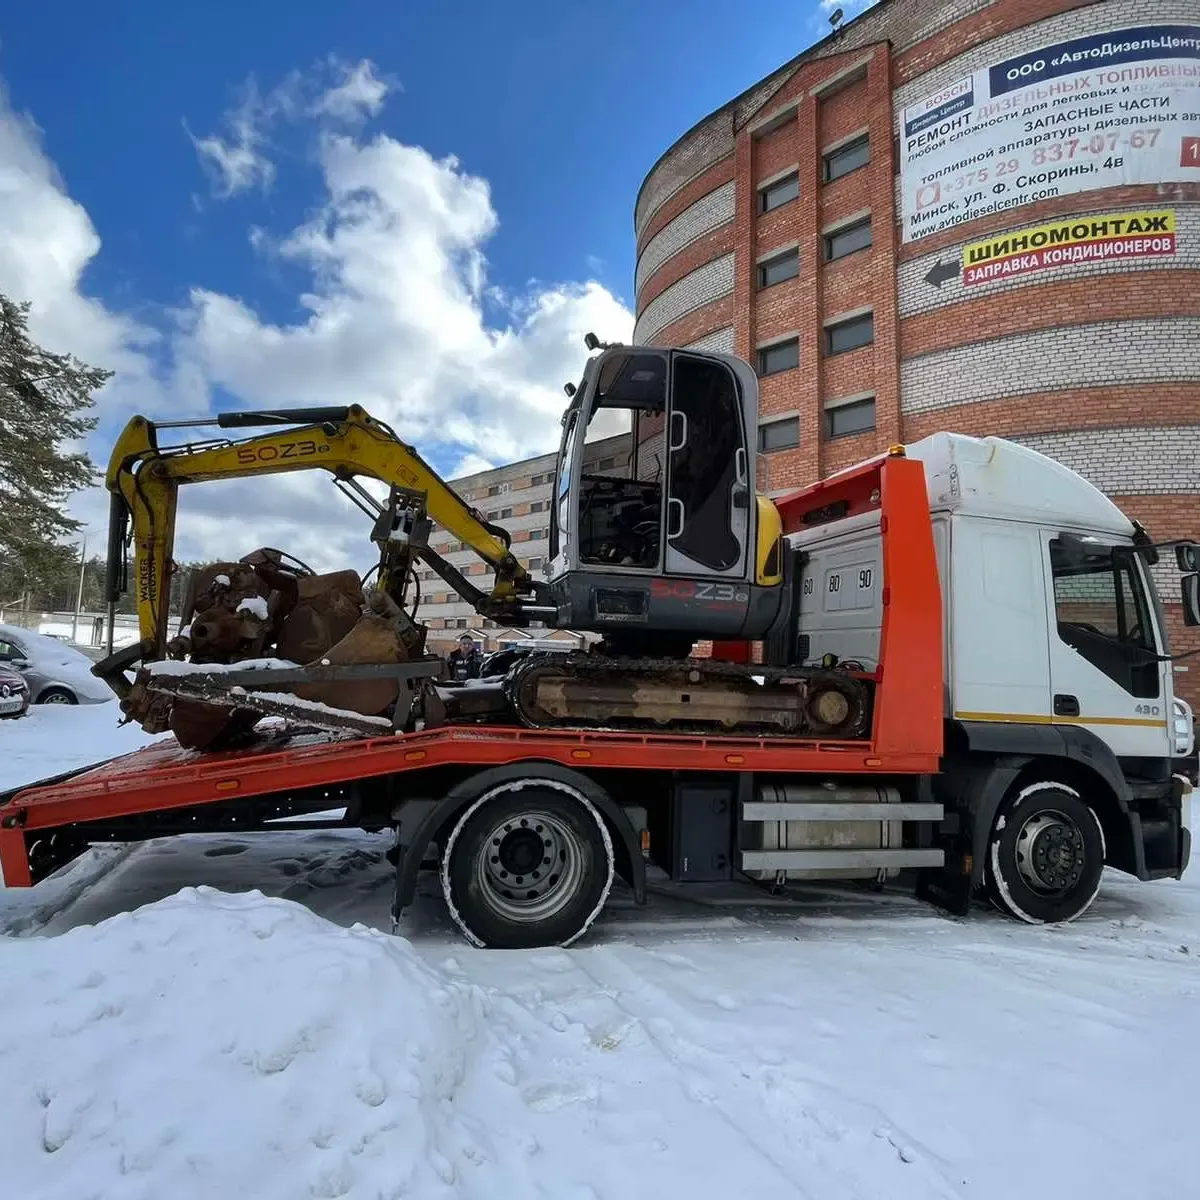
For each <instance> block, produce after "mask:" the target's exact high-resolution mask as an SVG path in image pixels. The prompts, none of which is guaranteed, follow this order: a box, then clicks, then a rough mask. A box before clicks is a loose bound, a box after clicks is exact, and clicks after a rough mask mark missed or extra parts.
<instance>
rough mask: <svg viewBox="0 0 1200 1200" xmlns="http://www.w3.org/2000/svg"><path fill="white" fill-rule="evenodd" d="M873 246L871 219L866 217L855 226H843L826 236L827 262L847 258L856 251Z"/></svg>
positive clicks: (856, 222) (855, 223)
mask: <svg viewBox="0 0 1200 1200" xmlns="http://www.w3.org/2000/svg"><path fill="white" fill-rule="evenodd" d="M870 245H871V218H870V217H865V218H864V219H863V220H861V221H855V222H854V224H853V225H843V226H842V227H841V229H835V230H834V231H833V232H832V233H827V234H826V235H825V261H826V262H833V260H834V259H835V258H845V257H846V255H847V254H853V253H854V252H855V251H856V250H866V249H868V248H869V247H870Z"/></svg>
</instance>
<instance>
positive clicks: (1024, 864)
mask: <svg viewBox="0 0 1200 1200" xmlns="http://www.w3.org/2000/svg"><path fill="white" fill-rule="evenodd" d="M1015 852H1016V858H1017V870H1018V871H1019V872H1020V875H1021V878H1022V880H1023V881H1024V882H1025V883H1026V884H1028V886H1029V887H1030V888H1032V889H1033V890H1034V891H1035V892H1038V893H1039V894H1041V895H1055V894H1059V893H1062V892H1066V891H1068V890H1069V889H1070V888H1073V887H1074V886H1075V885H1076V884H1077V883H1078V882H1079V880H1080V878H1081V877H1082V875H1083V867H1084V858H1085V853H1084V847H1083V833H1082V831H1081V830H1080V828H1079V826H1078V825H1076V824H1075V822H1074V821H1072V820H1071V819H1070V817H1068V816H1066V815H1065V814H1063V813H1060V812H1049V811H1043V812H1040V813H1035V814H1034V815H1033V816H1031V817H1030V818H1029V819H1028V820H1027V821H1026V822H1025V823H1024V824H1023V825H1022V826H1021V828H1020V830H1019V831H1018V832H1017V840H1016V845H1015Z"/></svg>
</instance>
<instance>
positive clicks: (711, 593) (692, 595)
mask: <svg viewBox="0 0 1200 1200" xmlns="http://www.w3.org/2000/svg"><path fill="white" fill-rule="evenodd" d="M650 598H651V599H653V600H666V599H672V600H689V601H692V602H693V603H696V604H705V605H726V604H745V603H746V602H747V601H748V600H749V599H750V593H749V592H748V591H747V590H746V588H745V587H744V586H742V585H740V584H734V583H697V582H696V581H695V580H692V579H652V580H650Z"/></svg>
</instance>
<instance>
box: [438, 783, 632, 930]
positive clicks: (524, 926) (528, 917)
mask: <svg viewBox="0 0 1200 1200" xmlns="http://www.w3.org/2000/svg"><path fill="white" fill-rule="evenodd" d="M613 873H614V859H613V845H612V838H611V837H610V836H609V833H608V828H607V826H605V824H604V821H603V819H602V818H601V816H600V814H599V813H598V812H597V811H596V809H595V807H594V806H593V805H592V803H591V802H590V801H589V800H588V799H587V797H586V796H584V795H583V794H582V793H581V792H579V791H576V789H575V788H573V787H571V786H570V785H569V784H565V783H560V782H558V781H557V780H553V779H532V780H529V779H525V780H512V781H510V782H507V783H502V784H500V785H499V786H498V787H495V788H492V789H491V790H490V791H488V792H485V793H484V794H483V795H482V796H480V797H479V799H478V800H476V801H475V802H474V803H473V804H471V805H470V806H469V807H468V808H467V809H466V811H465V812H464V813H463V814H462V816H461V817H460V818H459V819H458V821H457V822H456V823H455V826H454V830H453V832H452V833H451V834H450V837H449V839H448V840H447V842H446V848H445V850H444V851H443V853H442V870H441V875H442V893H443V895H444V896H445V897H446V906H447V907H448V908H449V910H450V915H451V916H452V917H453V918H454V921H455V924H457V925H458V927H459V929H461V930H462V931H463V933H464V934H465V935H466V937H467V939H468V940H469V941H470V942H471V943H472V944H473V945H475V946H486V947H490V948H493V949H499V950H524V949H532V948H534V947H539V946H569V945H570V944H571V943H572V942H574V941H575V940H576V939H577V938H579V937H581V936H582V935H583V934H584V933H585V932H586V930H587V928H588V926H589V925H591V923H592V922H593V921H594V920H595V919H596V917H597V916H598V915H599V914H600V910H601V909H602V908H603V907H604V902H605V901H606V900H607V899H608V893H609V892H610V891H611V889H612V883H613Z"/></svg>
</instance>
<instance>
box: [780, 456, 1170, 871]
mask: <svg viewBox="0 0 1200 1200" xmlns="http://www.w3.org/2000/svg"><path fill="white" fill-rule="evenodd" d="M903 453H904V454H905V455H906V456H907V457H908V458H910V459H916V460H918V461H920V462H921V463H922V464H923V465H924V468H925V476H926V482H927V487H928V494H929V507H930V518H931V523H932V527H933V535H934V545H935V549H936V554H937V560H938V570H939V577H940V583H941V603H942V628H943V636H944V657H943V663H944V667H943V697H944V716H945V722H946V748H947V749H946V755H947V770H946V771H945V772H944V773H943V774H944V778H946V779H952V778H953V777H954V776H955V767H956V765H957V766H961V767H962V768H963V770H966V768H967V765H968V764H973V765H974V766H975V767H978V766H979V764H981V763H985V762H986V763H989V764H993V765H994V764H999V763H1002V762H1010V761H1011V762H1029V761H1032V760H1043V761H1046V762H1052V763H1053V767H1052V768H1051V773H1052V774H1053V773H1054V772H1057V777H1058V778H1059V779H1060V781H1064V782H1067V783H1069V784H1071V785H1072V786H1073V787H1075V789H1076V790H1077V791H1078V790H1079V788H1080V786H1083V787H1084V790H1085V791H1086V785H1087V784H1088V782H1089V780H1090V779H1091V778H1093V777H1095V776H1096V775H1098V776H1099V779H1098V780H1097V782H1096V792H1097V793H1099V792H1100V791H1101V790H1104V791H1105V793H1106V796H1107V797H1108V798H1107V799H1105V800H1103V801H1096V803H1095V805H1094V807H1096V808H1097V810H1098V814H1099V816H1100V819H1101V824H1102V826H1103V827H1104V834H1105V843H1106V846H1105V861H1106V862H1107V863H1108V864H1109V865H1111V866H1115V867H1117V868H1119V869H1121V870H1124V871H1128V872H1129V873H1131V874H1134V875H1136V876H1138V877H1139V878H1143V879H1145V878H1157V877H1164V876H1174V875H1177V874H1178V873H1179V872H1180V871H1181V870H1182V868H1183V865H1184V864H1185V863H1186V859H1187V842H1188V838H1187V830H1186V828H1181V826H1182V825H1184V824H1185V821H1183V820H1181V819H1180V818H1179V817H1178V816H1177V815H1175V808H1176V807H1177V805H1175V804H1174V801H1173V799H1172V796H1173V793H1174V792H1176V791H1178V787H1177V784H1176V783H1174V782H1173V773H1174V765H1175V763H1177V762H1178V759H1179V758H1180V757H1181V756H1186V755H1188V754H1190V753H1191V751H1192V746H1191V745H1190V744H1189V745H1188V746H1186V747H1183V746H1181V745H1180V738H1179V735H1178V733H1177V729H1178V728H1179V724H1180V722H1179V720H1178V715H1177V714H1178V709H1179V707H1180V706H1179V705H1178V704H1177V703H1176V701H1175V696H1174V674H1173V664H1172V662H1171V659H1170V649H1169V639H1168V635H1167V627H1166V620H1165V617H1164V612H1163V608H1162V605H1161V603H1160V601H1159V598H1158V591H1157V588H1156V578H1155V577H1156V576H1158V577H1159V578H1160V579H1161V580H1162V581H1163V582H1164V583H1167V582H1168V581H1171V580H1172V577H1173V587H1174V589H1175V590H1178V588H1179V581H1178V580H1179V577H1178V575H1177V574H1176V573H1175V570H1174V568H1175V562H1174V561H1173V560H1172V561H1170V562H1169V563H1168V562H1167V561H1166V559H1163V560H1162V561H1160V559H1159V552H1158V551H1157V550H1156V549H1154V548H1153V547H1152V546H1151V545H1150V544H1149V538H1148V537H1147V535H1146V534H1145V532H1144V531H1143V530H1142V529H1141V528H1140V527H1139V526H1138V525H1136V524H1135V523H1134V522H1133V521H1131V520H1130V519H1129V517H1127V516H1126V515H1125V514H1124V513H1123V512H1122V511H1121V510H1120V509H1119V508H1118V507H1117V506H1116V505H1115V504H1114V503H1113V502H1112V501H1111V500H1109V499H1108V497H1107V496H1105V495H1104V494H1103V493H1102V492H1101V491H1099V490H1098V489H1097V488H1096V487H1094V486H1093V485H1092V484H1091V483H1089V482H1088V481H1087V480H1086V479H1084V478H1083V477H1082V476H1081V475H1079V474H1077V473H1076V472H1074V471H1072V470H1070V469H1069V468H1067V467H1065V466H1064V465H1063V464H1061V463H1058V462H1056V461H1054V460H1053V459H1051V458H1048V457H1046V456H1045V455H1043V454H1040V453H1038V452H1036V451H1034V450H1031V449H1029V448H1027V447H1024V446H1021V445H1018V444H1016V443H1014V442H1011V441H1007V440H1005V439H1002V438H995V437H986V438H976V437H968V436H964V435H961V434H954V433H937V434H934V435H932V436H930V437H927V438H924V439H922V440H920V441H918V442H915V443H913V444H911V445H908V446H905V447H904V448H903ZM788 540H789V545H790V546H791V548H792V550H793V551H794V552H795V553H796V554H797V555H798V561H799V563H800V565H799V566H798V568H797V574H798V577H799V578H800V596H799V604H798V629H799V630H800V631H802V633H803V637H802V645H801V647H800V654H799V657H800V658H801V659H802V660H803V661H805V662H813V663H815V662H819V661H821V660H822V658H823V657H824V656H826V655H835V656H836V657H837V659H838V660H839V661H841V662H843V663H845V662H851V663H857V664H861V665H862V667H863V668H864V669H865V670H867V671H875V670H877V669H879V668H880V666H881V663H880V655H881V649H880V629H881V624H882V611H883V609H882V606H883V604H884V596H883V588H884V582H885V581H884V580H883V577H882V575H883V573H882V570H881V538H880V527H879V515H878V513H877V512H876V513H864V514H861V515H858V516H854V517H850V518H846V519H843V520H831V521H828V522H825V523H817V524H815V525H814V526H813V527H812V528H810V529H805V530H803V531H802V532H799V533H796V534H792V535H789V539H788ZM1180 562H1181V565H1182V559H1181V560H1180ZM891 582H892V586H895V581H891ZM1188 582H1190V580H1185V584H1186V583H1188ZM1185 607H1186V605H1185ZM989 769H990V768H989ZM961 773H962V772H960V774H961ZM1101 780H1102V781H1103V789H1102V788H1101V783H1100V781H1101ZM1084 799H1085V801H1087V800H1088V797H1087V796H1085V797H1084ZM1089 802H1090V801H1089ZM969 816H970V811H969V806H968V817H969ZM979 848H980V849H985V847H982V846H980V847H979ZM984 866H986V864H984ZM975 869H976V870H979V869H980V865H979V864H976V866H975Z"/></svg>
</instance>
